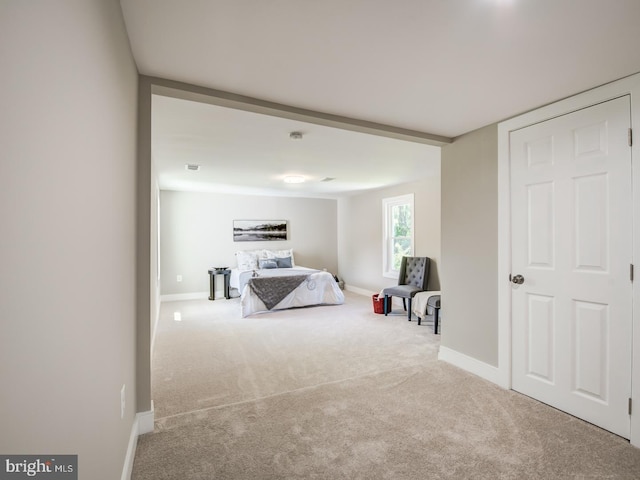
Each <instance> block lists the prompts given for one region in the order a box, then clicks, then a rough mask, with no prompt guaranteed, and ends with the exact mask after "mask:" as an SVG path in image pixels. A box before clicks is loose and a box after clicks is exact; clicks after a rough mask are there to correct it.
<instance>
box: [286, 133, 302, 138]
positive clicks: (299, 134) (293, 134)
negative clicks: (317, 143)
mask: <svg viewBox="0 0 640 480" xmlns="http://www.w3.org/2000/svg"><path fill="white" fill-rule="evenodd" d="M289 138H290V139H291V140H301V139H302V132H291V133H290V134H289Z"/></svg>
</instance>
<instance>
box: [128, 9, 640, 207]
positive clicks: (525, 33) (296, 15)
mask: <svg viewBox="0 0 640 480" xmlns="http://www.w3.org/2000/svg"><path fill="white" fill-rule="evenodd" d="M121 5H122V10H123V13H124V17H125V23H126V26H127V31H128V34H129V39H130V42H131V47H132V51H133V55H134V58H135V61H136V64H137V66H138V69H139V71H140V73H142V74H145V75H150V76H154V77H159V78H164V79H170V80H177V81H181V82H185V83H188V84H192V85H199V86H204V87H208V88H212V89H216V90H221V91H225V92H230V93H234V94H239V95H244V96H248V97H252V98H256V99H260V100H263V101H267V102H277V103H279V104H284V105H287V106H291V107H297V108H302V109H308V110H312V111H316V112H322V113H326V114H333V115H339V116H342V117H347V118H350V119H357V120H362V121H368V122H375V123H378V124H382V125H387V126H391V127H397V128H402V129H409V130H415V131H418V132H424V133H427V134H433V135H441V136H445V137H450V138H454V137H457V136H459V135H462V134H464V133H467V132H469V131H472V130H474V129H476V128H480V127H482V126H484V125H488V124H492V123H495V122H498V121H501V120H504V119H506V118H510V117H512V116H515V115H517V114H519V113H522V112H525V111H528V110H531V109H534V108H536V107H539V106H541V105H544V104H547V103H550V102H554V101H556V100H559V99H561V98H565V97H567V96H570V95H573V94H575V93H579V92H581V91H584V90H587V89H590V88H593V87H596V86H599V85H602V84H604V83H607V82H610V81H613V80H616V79H619V78H622V77H624V76H627V75H631V74H633V73H637V72H639V71H640V48H638V45H640V29H639V28H637V24H638V21H640V1H638V0H615V1H611V0H580V1H576V0H453V1H451V0H450V1H444V0H400V1H397V2H391V1H388V0H350V1H345V0H323V1H321V2H312V1H300V0H253V1H250V0H210V1H205V0H199V1H196V0H182V1H179V2H178V1H175V0H121ZM578 7H579V8H578ZM291 131H301V132H303V133H304V136H303V138H302V139H301V140H296V141H294V140H291V139H290V138H289V133H290V132H291ZM438 152H439V148H438V147H433V146H429V145H424V144H421V143H414V142H407V141H403V140H394V139H390V138H384V137H377V136H374V135H370V134H363V133H357V132H353V131H347V130H341V129H338V128H333V127H327V126H322V125H317V124H314V123H304V122H300V121H294V120H288V119H284V118H277V117H271V116H268V115H264V114H258V113H251V112H245V111H239V110H234V109H230V108H225V107H221V106H216V105H206V104H198V103H195V102H190V101H185V100H178V99H174V98H167V97H158V96H156V97H154V103H153V157H154V161H155V162H156V168H157V171H158V174H159V177H160V184H161V188H167V189H184V190H188V189H192V190H223V191H224V189H227V190H228V191H231V190H233V191H239V190H238V189H240V188H243V189H244V190H243V191H245V192H247V193H267V192H270V193H278V192H280V193H283V194H293V195H320V196H335V195H341V194H345V193H350V192H353V191H357V190H362V189H368V188H378V187H381V186H385V185H392V184H396V183H402V182H404V181H407V179H418V178H420V177H422V176H425V175H433V174H438V173H439V170H438V168H439V159H438V158H439V157H438ZM185 163H198V164H200V165H202V168H201V170H200V171H199V172H190V171H189V172H188V171H186V170H185V169H184V164H185ZM288 173H297V174H301V175H304V176H306V177H307V179H308V181H307V182H306V183H304V184H302V185H295V186H290V185H286V186H285V185H283V184H282V183H281V182H280V180H281V178H282V177H283V176H284V175H285V174H288ZM185 174H191V175H185ZM325 177H332V178H335V180H333V181H330V182H320V180H321V179H323V178H325Z"/></svg>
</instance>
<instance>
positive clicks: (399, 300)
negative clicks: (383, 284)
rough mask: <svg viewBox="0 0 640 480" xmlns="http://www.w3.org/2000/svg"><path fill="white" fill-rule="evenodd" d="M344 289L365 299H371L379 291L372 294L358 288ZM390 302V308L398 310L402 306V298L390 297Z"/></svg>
mask: <svg viewBox="0 0 640 480" xmlns="http://www.w3.org/2000/svg"><path fill="white" fill-rule="evenodd" d="M344 289H345V290H346V291H348V292H353V293H357V294H358V295H365V296H367V297H372V296H373V295H375V294H379V293H380V290H378V291H377V292H373V291H371V290H366V289H364V288H360V287H354V286H352V285H345V286H344ZM391 302H392V308H393V307H394V306H395V307H396V308H399V307H400V306H401V305H402V298H400V297H392V298H391Z"/></svg>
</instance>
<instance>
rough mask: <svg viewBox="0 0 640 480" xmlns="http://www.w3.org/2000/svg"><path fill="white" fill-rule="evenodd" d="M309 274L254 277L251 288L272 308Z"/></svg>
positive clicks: (250, 283) (266, 305)
mask: <svg viewBox="0 0 640 480" xmlns="http://www.w3.org/2000/svg"><path fill="white" fill-rule="evenodd" d="M308 276H309V275H293V276H288V277H254V278H251V279H250V280H249V282H248V283H249V288H251V290H253V291H254V292H255V294H256V295H257V296H258V297H259V298H260V300H262V302H263V303H264V305H265V307H267V309H269V310H271V309H272V308H273V307H275V306H276V305H277V304H279V303H280V302H281V301H282V299H283V298H284V297H286V296H287V295H289V294H290V293H291V292H292V291H293V290H295V289H296V288H297V287H298V285H300V284H301V283H302V282H304V281H305V280H306V279H307V277H308Z"/></svg>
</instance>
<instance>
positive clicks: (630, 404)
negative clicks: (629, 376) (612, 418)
mask: <svg viewBox="0 0 640 480" xmlns="http://www.w3.org/2000/svg"><path fill="white" fill-rule="evenodd" d="M632 404H633V401H632V400H631V399H629V415H631V406H632Z"/></svg>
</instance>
